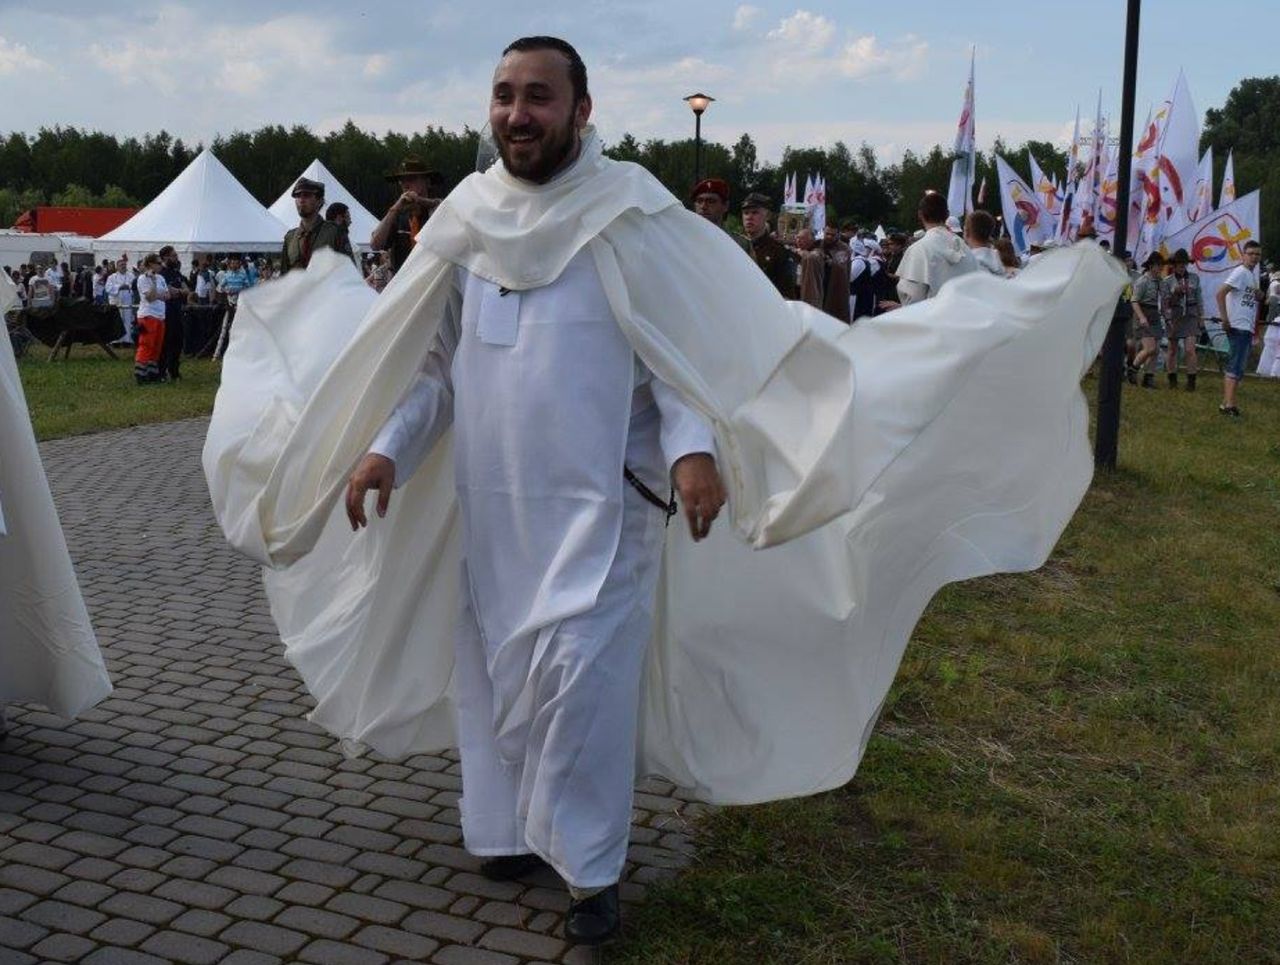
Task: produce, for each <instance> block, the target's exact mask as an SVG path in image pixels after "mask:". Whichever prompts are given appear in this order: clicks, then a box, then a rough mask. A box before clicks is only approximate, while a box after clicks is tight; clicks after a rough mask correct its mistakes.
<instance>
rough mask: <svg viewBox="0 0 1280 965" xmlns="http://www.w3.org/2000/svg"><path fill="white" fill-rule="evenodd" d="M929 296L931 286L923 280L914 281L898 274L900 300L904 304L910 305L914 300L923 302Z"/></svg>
mask: <svg viewBox="0 0 1280 965" xmlns="http://www.w3.org/2000/svg"><path fill="white" fill-rule="evenodd" d="M928 297H929V286H928V285H926V284H924V283H923V282H918V281H912V280H911V279H909V278H903V277H902V276H901V275H899V276H898V301H899V302H901V303H902V304H903V305H910V304H911V303H912V302H922V301H924V300H925V299H926V298H928Z"/></svg>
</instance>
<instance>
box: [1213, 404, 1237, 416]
mask: <svg viewBox="0 0 1280 965" xmlns="http://www.w3.org/2000/svg"><path fill="white" fill-rule="evenodd" d="M1218 411H1219V412H1221V413H1222V414H1223V415H1229V416H1231V418H1233V419H1239V418H1240V410H1239V409H1238V408H1237V407H1236V406H1234V405H1220V406H1218Z"/></svg>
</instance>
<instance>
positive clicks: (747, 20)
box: [733, 3, 764, 31]
mask: <svg viewBox="0 0 1280 965" xmlns="http://www.w3.org/2000/svg"><path fill="white" fill-rule="evenodd" d="M762 13H764V11H763V10H761V9H760V8H759V7H753V6H752V5H751V4H749V3H742V4H739V5H738V9H737V10H735V11H733V29H734V30H739V31H741V30H750V29H751V28H752V27H753V26H755V22H756V21H757V20H758V19H760V14H762Z"/></svg>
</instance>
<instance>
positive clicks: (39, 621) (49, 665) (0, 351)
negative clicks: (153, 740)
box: [0, 272, 111, 731]
mask: <svg viewBox="0 0 1280 965" xmlns="http://www.w3.org/2000/svg"><path fill="white" fill-rule="evenodd" d="M17 301H18V294H17V290H16V289H15V287H14V285H13V284H12V282H10V281H9V278H8V276H7V275H5V273H4V272H0V319H2V318H4V314H5V312H7V311H8V310H9V309H10V308H11V307H13V306H14V305H16V304H17ZM110 692H111V681H110V679H109V678H108V677H107V670H106V667H105V666H104V665H103V662H102V654H101V652H100V651H99V650H98V641H97V639H96V638H95V637H94V634H93V627H92V626H91V625H90V624H89V614H88V612H87V611H86V609H85V605H84V599H83V598H82V597H81V595H80V587H79V584H77V583H76V574H75V571H74V570H73V569H72V566H71V556H70V555H69V554H68V552H67V544H66V542H65V540H64V539H63V535H62V527H61V525H60V524H59V522H58V514H57V511H56V509H55V508H54V505H53V497H52V495H51V494H50V492H49V482H48V480H47V479H46V478H45V474H44V467H43V465H41V462H40V451H39V449H37V448H36V439H35V434H34V433H33V432H32V429H31V417H30V415H29V414H28V411H27V402H26V397H25V395H24V393H23V391H22V382H21V380H20V379H19V377H18V366H17V363H16V362H15V360H14V357H13V348H12V346H11V345H10V343H9V336H8V333H7V332H6V333H5V334H4V336H3V344H0V731H3V728H4V705H5V704H6V703H27V702H31V703H39V704H43V705H44V706H46V707H48V708H49V709H50V710H52V711H53V712H54V713H56V714H59V715H60V716H63V717H75V716H77V715H79V714H81V713H83V712H84V711H86V710H88V709H89V708H90V707H92V706H93V705H94V704H96V703H98V701H100V700H102V699H103V698H104V697H106V696H107V694H109V693H110Z"/></svg>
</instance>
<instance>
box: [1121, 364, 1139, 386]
mask: <svg viewBox="0 0 1280 965" xmlns="http://www.w3.org/2000/svg"><path fill="white" fill-rule="evenodd" d="M1124 376H1125V378H1126V379H1128V380H1129V384H1130V385H1137V384H1138V369H1137V367H1136V366H1133V365H1126V366H1125V367H1124Z"/></svg>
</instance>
